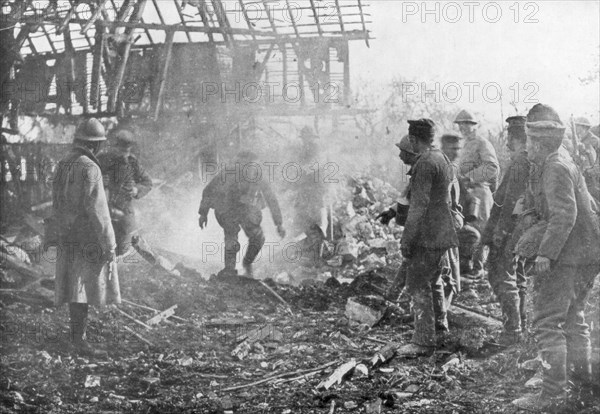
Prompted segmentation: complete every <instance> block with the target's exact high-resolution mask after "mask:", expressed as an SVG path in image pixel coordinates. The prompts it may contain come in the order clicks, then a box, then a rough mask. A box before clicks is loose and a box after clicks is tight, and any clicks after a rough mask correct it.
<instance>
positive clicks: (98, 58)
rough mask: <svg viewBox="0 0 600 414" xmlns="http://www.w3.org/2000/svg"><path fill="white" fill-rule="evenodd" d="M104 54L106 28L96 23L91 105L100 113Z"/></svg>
mask: <svg viewBox="0 0 600 414" xmlns="http://www.w3.org/2000/svg"><path fill="white" fill-rule="evenodd" d="M103 53H104V26H102V25H101V24H99V23H96V34H95V38H94V50H93V57H94V62H93V64H92V80H91V81H92V84H91V85H90V105H91V106H92V107H93V108H96V109H97V111H98V112H100V111H101V110H102V100H101V97H100V80H101V78H102V60H103V59H102V58H103Z"/></svg>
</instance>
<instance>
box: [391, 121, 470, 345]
mask: <svg viewBox="0 0 600 414" xmlns="http://www.w3.org/2000/svg"><path fill="white" fill-rule="evenodd" d="M408 123H409V129H408V133H409V136H410V142H411V144H412V147H413V148H414V151H415V152H416V153H417V154H419V159H418V160H417V162H416V163H415V165H414V167H413V171H412V177H411V187H410V206H409V209H408V217H407V218H406V224H405V226H404V233H403V235H402V255H403V256H404V257H405V258H406V259H408V268H407V274H406V289H407V292H408V293H409V294H410V296H411V307H412V311H413V313H414V326H415V331H414V333H413V337H412V340H411V343H410V344H408V345H405V346H404V347H401V348H400V349H399V350H398V353H399V354H404V355H408V354H410V355H425V354H428V353H430V352H431V351H432V350H433V347H434V346H435V345H436V329H435V325H436V323H435V314H434V304H433V296H432V293H431V292H432V288H433V287H434V286H435V285H437V284H439V281H440V278H441V274H440V268H441V266H442V261H443V258H444V255H445V254H446V251H447V250H448V249H450V248H452V247H456V246H457V244H458V240H457V237H456V231H455V228H454V223H453V218H452V213H451V211H450V209H451V204H452V201H451V199H450V191H449V189H450V184H451V182H452V168H451V165H450V161H449V160H448V158H447V157H446V156H445V155H444V154H443V153H442V152H441V151H440V150H439V149H437V148H435V147H434V146H433V137H434V135H435V124H434V122H433V121H432V120H430V119H419V120H415V121H408Z"/></svg>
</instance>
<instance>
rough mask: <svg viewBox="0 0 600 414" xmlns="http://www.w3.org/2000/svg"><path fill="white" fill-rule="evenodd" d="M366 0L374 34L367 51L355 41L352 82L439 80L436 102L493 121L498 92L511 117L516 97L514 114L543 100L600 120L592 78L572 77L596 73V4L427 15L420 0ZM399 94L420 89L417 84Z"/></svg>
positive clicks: (444, 6)
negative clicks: (453, 104) (583, 80)
mask: <svg viewBox="0 0 600 414" xmlns="http://www.w3.org/2000/svg"><path fill="white" fill-rule="evenodd" d="M369 3H370V4H371V6H370V8H369V9H370V13H371V14H372V18H371V19H372V20H373V23H372V24H371V29H372V36H373V37H374V38H375V39H374V40H372V41H371V42H370V44H371V47H370V48H367V47H366V45H365V43H364V42H361V41H354V42H352V48H351V62H352V64H351V74H352V77H353V79H352V80H353V84H354V85H356V84H358V83H360V82H361V79H365V80H368V81H369V82H375V83H379V84H381V85H384V84H385V83H386V82H388V81H389V80H391V79H392V78H394V77H398V76H401V77H403V78H408V79H413V80H415V81H417V82H419V83H420V82H425V83H426V88H427V89H435V83H436V82H439V88H438V89H439V90H440V92H443V91H446V92H447V94H448V95H447V97H446V98H445V97H444V96H443V95H442V96H441V100H442V101H444V100H445V101H448V102H451V101H455V100H458V103H457V104H458V105H459V106H463V107H467V108H471V109H475V110H478V111H480V112H482V113H485V114H486V116H489V117H494V118H495V117H498V118H499V117H500V103H499V102H493V101H495V100H497V97H496V96H497V93H496V91H497V90H498V89H500V90H501V91H502V93H503V96H504V99H503V101H504V104H503V106H504V114H505V116H507V114H509V113H510V114H513V113H514V110H513V109H512V108H511V107H510V105H509V104H508V102H509V101H511V100H513V99H515V98H517V99H516V100H517V107H518V108H519V110H520V111H521V112H522V111H525V110H526V109H527V108H530V107H531V106H533V105H534V104H535V101H540V102H543V103H547V104H550V105H552V106H554V107H556V109H557V110H558V111H559V112H560V113H561V115H563V116H568V115H570V114H571V113H572V112H573V113H575V114H576V115H577V114H584V115H586V116H589V117H590V118H593V120H594V122H598V111H599V110H600V89H599V84H598V79H597V75H596V80H595V82H593V83H591V84H589V85H587V86H583V85H582V84H581V82H580V81H579V80H578V77H585V76H586V75H589V74H590V73H593V72H594V71H596V72H597V71H598V59H599V47H600V27H599V23H600V22H599V20H600V7H599V5H600V2H599V1H538V2H526V1H523V2H518V3H517V2H514V1H502V2H486V1H483V2H463V1H457V2H436V1H427V2H426V7H427V9H428V10H429V11H431V13H430V14H424V9H423V4H424V3H423V2H421V1H419V2H410V1H399V0H370V2H369ZM469 4H471V5H470V6H469ZM436 8H437V10H436ZM517 9H518V11H519V12H518V15H517V13H516V10H517ZM499 13H500V14H499ZM436 19H437V20H438V21H437V22H436ZM453 20H455V21H456V22H455V23H452V22H451V21H453ZM515 20H516V22H515ZM471 82H475V84H470V83H471ZM516 83H518V87H517V86H516ZM496 84H497V85H499V87H498V86H497V85H496ZM469 85H471V86H469ZM511 87H512V88H511ZM409 88H412V89H409ZM459 88H460V89H459ZM484 88H485V93H484ZM469 89H471V90H469ZM406 90H407V91H411V93H418V94H420V93H421V92H422V87H421V85H407V86H406ZM470 92H471V93H470ZM517 92H518V93H517ZM458 93H460V94H461V98H460V99H458ZM469 95H471V96H472V97H473V100H474V102H473V103H470V102H469ZM527 97H530V99H528V100H529V101H534V102H533V103H532V102H526V100H527V99H526V98H527ZM426 99H435V97H434V95H433V94H431V95H427V97H426Z"/></svg>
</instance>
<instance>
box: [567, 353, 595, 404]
mask: <svg viewBox="0 0 600 414" xmlns="http://www.w3.org/2000/svg"><path fill="white" fill-rule="evenodd" d="M591 359H592V349H591V346H590V347H589V348H587V349H585V350H579V351H578V352H577V354H575V355H573V353H572V352H569V353H567V367H569V368H570V370H569V371H570V372H569V379H570V383H571V385H572V390H573V394H574V395H582V394H586V395H587V396H588V397H590V396H591V394H592V391H593V388H594V387H593V377H592V362H591ZM571 367H572V369H571Z"/></svg>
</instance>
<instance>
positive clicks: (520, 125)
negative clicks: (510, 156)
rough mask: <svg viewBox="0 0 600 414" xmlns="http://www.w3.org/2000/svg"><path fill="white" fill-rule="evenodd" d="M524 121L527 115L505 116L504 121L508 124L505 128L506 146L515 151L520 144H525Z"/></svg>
mask: <svg viewBox="0 0 600 414" xmlns="http://www.w3.org/2000/svg"><path fill="white" fill-rule="evenodd" d="M526 122H527V117H525V116H523V115H515V116H509V117H508V118H506V123H507V124H508V127H507V128H506V130H507V132H508V140H507V142H506V146H507V147H508V149H509V150H510V151H516V150H517V149H520V148H521V147H522V146H523V147H524V146H525V145H527V134H526V133H525V123H526Z"/></svg>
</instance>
